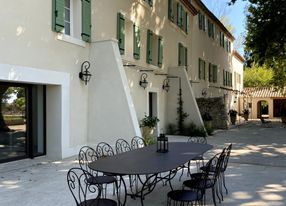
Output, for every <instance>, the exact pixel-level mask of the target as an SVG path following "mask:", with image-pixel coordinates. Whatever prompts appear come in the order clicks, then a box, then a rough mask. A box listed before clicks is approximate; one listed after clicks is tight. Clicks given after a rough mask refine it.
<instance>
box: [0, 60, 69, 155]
mask: <svg viewBox="0 0 286 206" xmlns="http://www.w3.org/2000/svg"><path fill="white" fill-rule="evenodd" d="M0 81H6V82H17V83H29V84H39V85H47V96H49V97H50V98H49V99H48V98H47V114H48V115H47V125H46V128H47V156H48V157H49V158H51V159H62V158H64V157H67V154H69V150H70V148H69V145H70V135H69V132H70V74H68V73H64V72H57V71H51V70H42V69H37V68H31V67H24V66H15V65H9V64H0ZM54 126H55V127H54Z"/></svg>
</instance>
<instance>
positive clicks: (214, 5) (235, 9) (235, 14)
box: [202, 0, 247, 54]
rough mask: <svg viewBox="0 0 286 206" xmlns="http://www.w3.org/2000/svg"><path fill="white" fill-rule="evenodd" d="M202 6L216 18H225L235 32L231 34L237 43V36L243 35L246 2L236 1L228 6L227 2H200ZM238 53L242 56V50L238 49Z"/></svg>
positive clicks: (213, 0)
mask: <svg viewBox="0 0 286 206" xmlns="http://www.w3.org/2000/svg"><path fill="white" fill-rule="evenodd" d="M202 1H203V2H204V4H205V5H206V6H207V7H208V8H209V10H211V11H212V12H213V13H214V14H215V15H216V16H217V17H218V18H220V17H219V16H220V15H224V16H227V18H228V19H229V22H230V23H231V25H233V26H234V28H235V31H234V32H233V35H234V37H235V38H236V39H237V40H238V41H239V36H241V35H242V34H243V33H245V19H246V14H245V8H246V5H247V2H246V1H243V0H237V2H236V3H235V4H234V5H232V6H228V5H227V3H228V2H229V0H202ZM239 51H240V53H241V54H243V51H242V49H239Z"/></svg>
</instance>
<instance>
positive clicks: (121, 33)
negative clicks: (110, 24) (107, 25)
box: [117, 13, 125, 54]
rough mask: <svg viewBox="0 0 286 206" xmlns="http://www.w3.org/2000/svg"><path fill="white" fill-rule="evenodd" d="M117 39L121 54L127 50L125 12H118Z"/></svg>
mask: <svg viewBox="0 0 286 206" xmlns="http://www.w3.org/2000/svg"><path fill="white" fill-rule="evenodd" d="M117 40H118V47H119V51H120V54H124V52H125V18H124V16H123V14H121V13H118V14H117Z"/></svg>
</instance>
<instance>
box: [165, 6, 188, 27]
mask: <svg viewBox="0 0 286 206" xmlns="http://www.w3.org/2000/svg"><path fill="white" fill-rule="evenodd" d="M168 18H169V19H170V21H172V22H174V23H176V24H177V25H178V27H180V28H181V29H182V30H183V31H184V32H186V33H189V31H190V16H189V14H188V12H187V11H186V10H185V9H184V7H183V5H182V4H181V3H179V2H176V1H175V0H168Z"/></svg>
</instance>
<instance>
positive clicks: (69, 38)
mask: <svg viewBox="0 0 286 206" xmlns="http://www.w3.org/2000/svg"><path fill="white" fill-rule="evenodd" d="M57 39H58V40H61V41H65V42H68V43H71V44H75V45H78V46H81V47H86V42H85V41H83V40H81V39H77V38H75V37H72V36H69V35H65V34H58V35H57Z"/></svg>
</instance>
